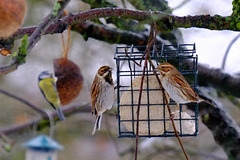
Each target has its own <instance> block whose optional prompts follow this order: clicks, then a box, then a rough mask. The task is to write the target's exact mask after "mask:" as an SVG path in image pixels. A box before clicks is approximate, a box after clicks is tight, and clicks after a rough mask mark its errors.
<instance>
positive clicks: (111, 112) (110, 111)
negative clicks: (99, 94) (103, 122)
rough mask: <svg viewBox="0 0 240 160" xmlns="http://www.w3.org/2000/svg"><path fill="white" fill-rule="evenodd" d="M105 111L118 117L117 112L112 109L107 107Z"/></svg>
mask: <svg viewBox="0 0 240 160" xmlns="http://www.w3.org/2000/svg"><path fill="white" fill-rule="evenodd" d="M106 111H107V112H109V113H110V114H111V115H115V116H116V118H118V114H117V113H115V112H113V111H112V110H109V109H107V110H106Z"/></svg>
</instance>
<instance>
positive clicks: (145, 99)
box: [114, 44, 198, 138]
mask: <svg viewBox="0 0 240 160" xmlns="http://www.w3.org/2000/svg"><path fill="white" fill-rule="evenodd" d="M145 47H146V46H133V45H132V46H127V47H117V48H116V53H115V56H114V59H115V60H116V66H117V105H118V125H119V137H132V138H133V137H136V129H137V107H138V103H139V92H140V84H141V79H142V75H143V65H142V66H140V65H139V63H140V61H142V64H144V59H143V58H142V57H143V54H144V50H145ZM150 56H151V59H152V61H153V63H154V65H155V66H156V65H158V64H160V63H163V62H169V63H171V64H173V65H174V66H175V67H176V68H177V69H178V70H179V71H180V73H181V74H182V75H183V76H184V77H185V78H186V79H187V81H188V82H189V84H190V86H191V87H192V88H193V89H194V91H195V92H197V89H198V85H197V79H198V68H197V54H196V50H195V44H177V45H156V46H155V45H154V46H153V47H152V49H151V51H150ZM186 64H188V65H186ZM189 64H190V65H189ZM186 66H187V67H186ZM169 106H170V108H171V110H172V113H171V114H169V112H168V109H167V106H166V104H165V100H164V98H163V95H162V91H161V90H160V86H159V84H158V82H157V78H156V76H155V75H154V74H153V72H152V68H151V66H150V64H149V63H148V64H147V67H146V70H145V77H144V79H143V89H142V97H141V103H140V112H139V132H138V135H139V137H172V136H175V133H174V129H173V127H172V123H171V120H170V118H169V117H170V115H174V116H173V118H174V123H175V126H176V129H177V132H178V134H179V136H196V135H197V134H198V104H197V103H192V104H189V106H190V107H192V109H191V110H194V111H190V110H188V109H187V108H186V106H184V105H179V106H177V105H176V103H175V102H174V101H173V100H170V103H169Z"/></svg>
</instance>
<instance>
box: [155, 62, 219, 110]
mask: <svg viewBox="0 0 240 160" xmlns="http://www.w3.org/2000/svg"><path fill="white" fill-rule="evenodd" d="M157 68H158V71H159V73H160V76H159V78H160V80H161V83H162V86H163V88H164V89H165V90H166V92H167V93H168V94H169V96H170V97H171V98H172V99H173V100H174V101H175V102H176V103H177V105H179V104H186V103H190V102H196V103H200V102H203V101H204V102H206V103H208V104H210V105H212V106H215V105H214V104H212V103H211V102H208V101H206V100H204V99H202V98H200V97H199V96H198V94H197V93H196V92H194V91H193V89H192V88H191V87H190V85H189V84H188V82H187V81H186V79H185V78H184V77H183V75H182V74H181V73H180V72H179V71H178V70H177V69H176V68H175V67H174V66H173V65H172V64H170V63H161V64H160V65H158V67H157Z"/></svg>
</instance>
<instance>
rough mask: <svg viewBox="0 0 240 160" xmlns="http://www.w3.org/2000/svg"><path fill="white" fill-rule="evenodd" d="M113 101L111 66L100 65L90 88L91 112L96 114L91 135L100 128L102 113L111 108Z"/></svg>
mask: <svg viewBox="0 0 240 160" xmlns="http://www.w3.org/2000/svg"><path fill="white" fill-rule="evenodd" d="M113 102H114V85H113V80H112V68H110V67H109V66H102V67H101V68H100V69H99V70H98V72H97V74H96V76H95V79H94V81H93V84H92V88H91V103H92V114H93V113H95V115H96V122H95V125H94V128H93V131H92V135H93V134H94V133H95V131H96V130H100V125H101V120H102V114H103V113H104V112H105V111H106V110H110V109H111V108H112V105H113Z"/></svg>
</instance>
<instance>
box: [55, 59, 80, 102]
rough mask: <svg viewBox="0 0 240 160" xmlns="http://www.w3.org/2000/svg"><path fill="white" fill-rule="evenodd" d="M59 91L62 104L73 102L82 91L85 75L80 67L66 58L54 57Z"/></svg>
mask: <svg viewBox="0 0 240 160" xmlns="http://www.w3.org/2000/svg"><path fill="white" fill-rule="evenodd" d="M54 73H55V76H56V77H57V82H56V85H57V91H58V95H59V98H60V101H61V104H62V105H67V104H69V103H71V102H72V101H73V100H74V99H75V98H76V97H77V96H78V95H79V93H80V91H81V89H82V85H83V77H82V74H81V71H80V69H79V67H78V66H77V65H76V64H75V63H74V62H72V61H70V60H68V59H66V58H59V59H54Z"/></svg>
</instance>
